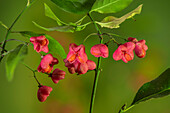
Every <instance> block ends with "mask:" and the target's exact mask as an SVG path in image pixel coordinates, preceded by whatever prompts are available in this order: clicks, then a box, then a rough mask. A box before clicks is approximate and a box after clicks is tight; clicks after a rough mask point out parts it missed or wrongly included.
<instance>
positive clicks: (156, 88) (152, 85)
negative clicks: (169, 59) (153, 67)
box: [131, 68, 170, 105]
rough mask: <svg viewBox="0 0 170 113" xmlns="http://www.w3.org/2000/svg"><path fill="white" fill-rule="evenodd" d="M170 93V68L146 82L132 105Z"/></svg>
mask: <svg viewBox="0 0 170 113" xmlns="http://www.w3.org/2000/svg"><path fill="white" fill-rule="evenodd" d="M169 94H170V68H168V69H167V70H166V71H165V72H163V73H162V74H161V75H160V76H159V77H158V78H156V79H155V80H152V81H150V82H148V83H145V84H144V85H143V86H142V87H141V88H140V89H139V90H138V92H137V94H136V96H135V98H134V100H133V102H132V104H131V105H135V104H138V103H140V102H143V101H146V100H149V99H151V98H159V97H164V96H167V95H169Z"/></svg>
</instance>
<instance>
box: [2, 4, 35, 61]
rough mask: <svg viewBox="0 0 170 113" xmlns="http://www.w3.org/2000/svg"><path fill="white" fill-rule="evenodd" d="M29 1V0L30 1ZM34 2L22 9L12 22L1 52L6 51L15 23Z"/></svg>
mask: <svg viewBox="0 0 170 113" xmlns="http://www.w3.org/2000/svg"><path fill="white" fill-rule="evenodd" d="M28 2H29V1H28ZM33 3H34V2H32V3H31V4H29V5H28V4H27V5H26V7H25V8H24V9H23V10H22V11H21V13H20V14H19V15H18V16H17V18H16V19H15V20H14V22H13V23H12V25H11V26H10V27H9V29H7V33H6V35H5V39H4V43H3V45H2V51H1V54H3V53H4V52H5V46H6V43H7V42H6V40H7V39H8V36H9V34H10V33H11V30H12V28H13V26H14V25H15V23H16V22H17V21H18V19H19V18H20V17H21V16H22V14H23V13H24V12H25V10H26V9H28V8H29V7H30V6H31V5H32V4H33ZM3 57H4V56H1V57H0V62H1V61H2V59H3Z"/></svg>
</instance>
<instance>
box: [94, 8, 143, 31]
mask: <svg viewBox="0 0 170 113" xmlns="http://www.w3.org/2000/svg"><path fill="white" fill-rule="evenodd" d="M142 6H143V5H140V6H138V7H137V8H136V9H134V10H133V11H131V12H129V13H127V14H126V15H124V16H122V17H120V18H117V17H114V16H108V17H105V18H104V19H103V20H102V21H101V22H96V23H97V24H99V25H100V26H101V27H106V28H111V29H112V28H119V27H120V26H119V25H120V24H121V23H123V22H124V21H125V20H126V19H129V18H132V17H133V16H135V15H136V14H140V13H141V10H142Z"/></svg>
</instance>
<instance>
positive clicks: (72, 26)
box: [33, 4, 91, 32]
mask: <svg viewBox="0 0 170 113" xmlns="http://www.w3.org/2000/svg"><path fill="white" fill-rule="evenodd" d="M44 6H45V15H46V16H47V17H49V18H51V19H53V20H55V21H56V22H57V23H58V26H56V27H51V28H47V27H43V26H41V25H39V24H37V23H36V22H33V24H34V25H35V26H37V27H38V28H40V29H43V30H45V31H60V32H75V31H81V30H83V29H84V28H85V27H86V26H87V25H89V24H90V23H91V22H89V23H86V24H84V25H81V23H82V21H83V20H84V18H86V15H85V16H84V17H82V18H81V19H80V20H78V21H77V22H75V23H72V22H70V23H68V24H67V23H64V22H63V21H61V20H60V19H59V18H58V17H57V16H56V15H55V14H54V13H53V11H52V10H51V9H50V7H49V6H48V5H47V4H44Z"/></svg>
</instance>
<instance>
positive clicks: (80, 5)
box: [51, 0, 95, 14]
mask: <svg viewBox="0 0 170 113" xmlns="http://www.w3.org/2000/svg"><path fill="white" fill-rule="evenodd" d="M51 1H52V2H53V3H55V4H56V5H57V6H59V7H60V8H61V9H63V10H64V11H67V12H71V13H76V14H85V13H87V12H89V11H90V10H91V8H92V6H93V4H94V2H95V0H51Z"/></svg>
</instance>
